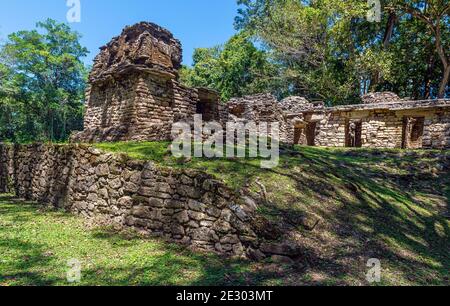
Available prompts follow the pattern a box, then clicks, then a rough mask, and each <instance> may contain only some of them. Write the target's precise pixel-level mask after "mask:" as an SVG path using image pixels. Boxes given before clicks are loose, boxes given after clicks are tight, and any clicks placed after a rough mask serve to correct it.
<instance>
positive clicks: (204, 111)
mask: <svg viewBox="0 0 450 306" xmlns="http://www.w3.org/2000/svg"><path fill="white" fill-rule="evenodd" d="M196 113H197V114H198V115H202V118H203V121H211V120H214V117H215V116H214V104H213V103H212V102H210V101H199V102H197V109H196Z"/></svg>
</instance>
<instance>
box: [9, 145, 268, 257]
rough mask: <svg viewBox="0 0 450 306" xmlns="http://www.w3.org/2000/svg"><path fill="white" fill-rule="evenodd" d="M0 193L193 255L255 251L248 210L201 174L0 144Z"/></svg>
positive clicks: (79, 150) (82, 151)
mask: <svg viewBox="0 0 450 306" xmlns="http://www.w3.org/2000/svg"><path fill="white" fill-rule="evenodd" d="M0 167H1V172H0V192H15V194H16V195H17V196H18V197H19V198H24V199H27V200H32V201H37V202H41V203H45V204H48V205H51V206H53V207H55V208H59V209H65V210H66V211H69V212H73V213H75V214H79V215H82V216H84V217H86V218H95V219H98V220H105V221H106V222H108V223H111V224H114V225H116V226H120V227H131V228H134V229H136V230H138V231H141V232H144V233H149V234H151V235H153V236H156V237H162V238H166V239H168V240H170V241H174V242H177V243H181V244H184V245H188V246H192V247H194V248H195V249H198V250H204V251H209V252H215V253H219V254H224V255H231V256H244V255H246V254H247V253H248V252H249V250H254V249H257V248H258V246H259V245H258V239H257V235H256V234H255V232H254V231H253V230H252V228H251V222H250V217H251V211H249V210H248V209H247V208H246V206H245V205H244V206H242V204H241V205H240V204H239V201H238V200H239V197H238V196H237V195H236V194H235V193H233V192H232V191H231V190H229V189H228V188H227V187H226V186H225V185H224V184H222V183H221V182H219V181H217V180H214V179H213V178H212V177H211V176H209V175H206V174H204V173H201V172H196V171H190V170H174V169H171V168H161V167H157V166H155V165H154V164H153V163H151V162H144V161H136V160H131V159H129V158H127V157H125V156H122V155H113V154H105V153H102V152H100V151H98V150H96V149H94V148H91V147H88V146H83V145H68V146H63V145H61V146H57V145H55V146H53V145H24V146H19V145H16V146H8V145H0Z"/></svg>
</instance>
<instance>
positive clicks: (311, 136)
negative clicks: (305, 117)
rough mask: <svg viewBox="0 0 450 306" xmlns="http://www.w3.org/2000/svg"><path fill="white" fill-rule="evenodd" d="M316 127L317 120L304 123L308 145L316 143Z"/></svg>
mask: <svg viewBox="0 0 450 306" xmlns="http://www.w3.org/2000/svg"><path fill="white" fill-rule="evenodd" d="M316 129H317V122H309V123H308V124H307V125H306V142H307V145H308V146H311V147H313V146H315V145H316Z"/></svg>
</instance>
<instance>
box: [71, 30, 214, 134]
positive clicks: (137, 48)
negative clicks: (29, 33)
mask: <svg viewBox="0 0 450 306" xmlns="http://www.w3.org/2000/svg"><path fill="white" fill-rule="evenodd" d="M181 59H182V50H181V44H180V42H179V41H178V40H177V39H175V38H174V37H173V35H172V34H171V33H170V32H169V31H167V30H165V29H163V28H161V27H159V26H158V25H156V24H153V23H145V22H143V23H139V24H136V25H134V26H131V27H127V28H125V29H124V30H123V32H122V34H121V35H120V36H118V37H116V38H113V39H112V41H111V42H110V43H108V44H107V45H106V46H104V47H102V48H101V52H100V54H99V55H98V56H97V57H96V58H95V63H94V66H93V69H92V71H91V73H90V75H89V88H88V90H87V93H86V104H87V110H86V114H85V129H84V131H83V132H81V133H77V134H75V135H73V137H72V140H73V141H75V142H100V141H125V140H136V141H139V140H167V139H169V138H170V132H171V126H172V124H173V123H174V122H178V121H180V120H188V119H189V118H192V117H193V115H194V114H195V113H197V112H200V113H203V114H204V117H205V119H219V118H216V117H215V116H216V114H218V112H219V111H218V109H217V108H218V107H219V103H217V102H218V96H217V94H216V93H214V92H213V91H210V90H207V89H190V88H186V87H184V86H182V85H181V84H180V83H179V82H178V70H179V69H180V68H181Z"/></svg>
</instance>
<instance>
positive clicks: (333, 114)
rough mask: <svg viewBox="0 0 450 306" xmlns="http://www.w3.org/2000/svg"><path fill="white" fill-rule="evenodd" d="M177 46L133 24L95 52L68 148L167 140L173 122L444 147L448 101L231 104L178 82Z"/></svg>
mask: <svg viewBox="0 0 450 306" xmlns="http://www.w3.org/2000/svg"><path fill="white" fill-rule="evenodd" d="M181 58H182V50H181V43H180V42H179V41H178V40H177V39H175V38H174V37H173V35H172V34H171V33H170V32H169V31H168V30H166V29H163V28H161V27H159V26H157V25H155V24H153V23H146V22H143V23H139V24H136V25H134V26H131V27H127V28H125V29H124V30H123V32H122V34H121V35H120V36H118V37H116V38H113V39H112V41H111V42H110V43H108V44H107V45H106V46H104V47H102V48H101V52H100V54H99V55H98V56H97V57H96V59H95V64H94V67H93V69H92V71H91V73H90V76H89V88H88V90H87V93H86V99H87V101H86V103H87V108H86V114H85V129H84V131H83V132H80V133H76V134H74V135H73V136H72V141H73V142H101V141H129V140H133V141H144V140H147V141H159V140H171V138H172V135H171V130H172V126H173V124H174V123H176V122H180V121H182V122H188V123H192V122H193V119H194V115H195V114H201V115H202V116H203V121H206V122H208V121H218V122H220V123H222V125H223V126H225V123H226V122H240V123H246V122H255V123H256V124H258V123H261V122H267V123H268V124H269V126H271V125H270V124H271V123H273V122H277V123H279V129H280V141H282V142H285V143H290V144H301V145H309V146H315V145H317V146H333V147H370V148H411V149H417V148H434V149H448V148H450V100H436V101H431V100H427V101H408V100H401V99H400V98H399V97H398V96H397V95H396V94H394V93H391V92H384V93H371V94H368V95H365V96H363V97H362V100H363V104H361V105H349V106H337V107H332V108H326V107H324V105H323V103H311V102H309V101H308V100H306V99H305V98H303V97H289V98H286V99H284V100H283V101H281V102H278V101H277V100H276V98H275V97H274V96H272V95H271V94H258V95H254V96H246V97H242V98H235V99H231V100H230V101H229V102H228V103H227V104H226V105H224V104H222V103H221V102H220V101H219V95H218V94H217V93H216V92H214V91H212V90H209V89H207V88H194V89H192V88H187V87H185V86H183V85H181V84H180V82H179V76H178V71H179V69H180V67H181Z"/></svg>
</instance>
